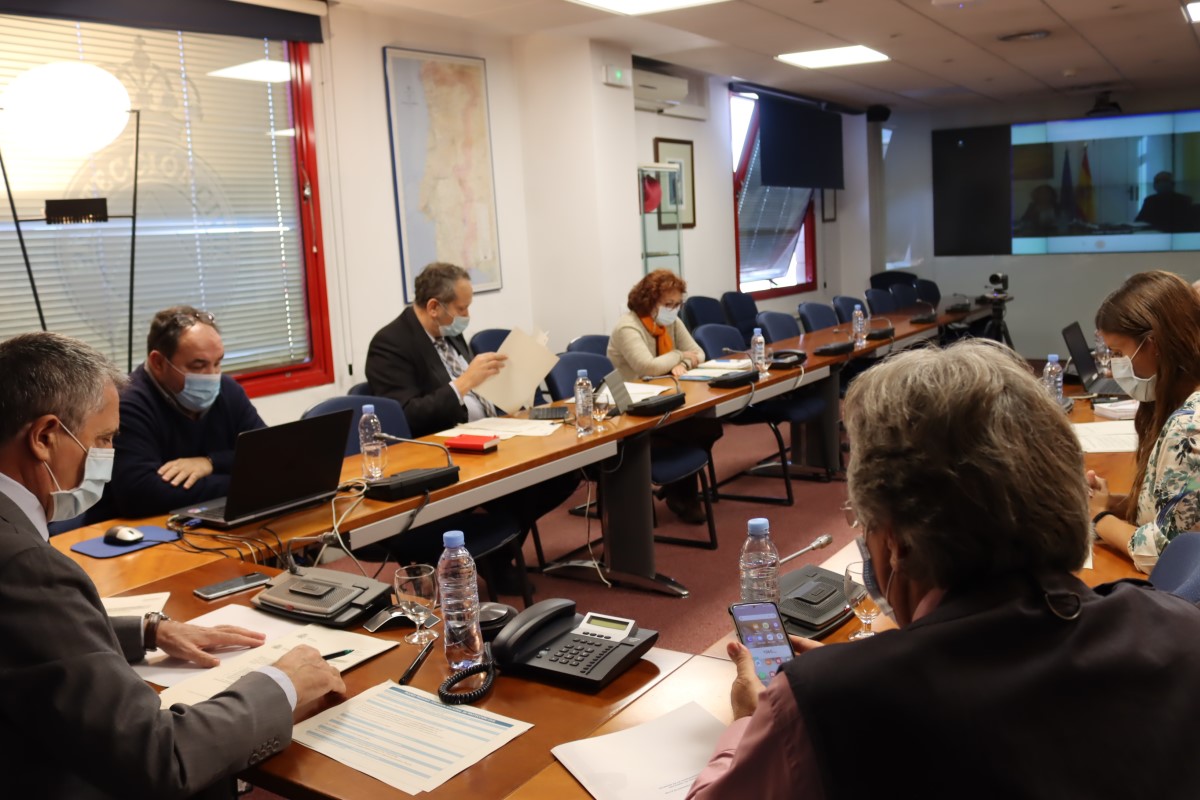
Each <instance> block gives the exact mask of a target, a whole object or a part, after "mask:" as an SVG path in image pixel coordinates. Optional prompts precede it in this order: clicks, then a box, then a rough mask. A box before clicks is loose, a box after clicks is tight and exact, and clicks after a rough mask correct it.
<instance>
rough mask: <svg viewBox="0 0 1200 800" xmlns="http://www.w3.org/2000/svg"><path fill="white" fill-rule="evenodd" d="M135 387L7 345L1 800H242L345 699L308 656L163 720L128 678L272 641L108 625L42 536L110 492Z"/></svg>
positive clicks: (78, 347) (154, 618) (163, 623)
mask: <svg viewBox="0 0 1200 800" xmlns="http://www.w3.org/2000/svg"><path fill="white" fill-rule="evenodd" d="M124 382H125V377H124V376H123V375H122V374H121V373H120V372H118V371H117V369H116V368H115V367H114V366H113V365H112V364H111V363H109V361H108V360H107V359H105V358H104V356H102V355H100V354H99V353H97V352H96V351H95V350H93V349H92V348H90V347H88V346H87V345H86V344H84V343H82V342H79V341H76V340H74V339H70V338H68V337H66V336H60V335H58V334H54V333H31V334H24V335H21V336H16V337H13V338H12V339H9V340H7V341H5V342H3V343H0V608H2V609H3V610H4V613H3V614H0V642H3V647H0V686H3V687H4V692H3V695H2V699H0V719H3V720H4V721H5V723H6V724H4V725H3V726H0V775H3V776H4V777H3V781H4V794H5V796H6V797H38V798H63V800H66V799H67V798H70V800H77V799H87V798H109V797H114V798H115V797H184V796H203V797H233V796H234V793H235V788H236V787H235V785H234V783H235V782H234V780H233V777H232V776H233V775H234V774H235V773H237V772H239V771H241V770H243V769H245V768H246V767H248V766H250V765H253V764H256V763H258V762H259V761H261V760H263V759H265V758H267V757H269V756H270V755H272V754H274V753H277V752H279V751H280V750H282V749H283V748H285V747H286V746H287V745H288V743H289V741H290V739H291V731H292V713H293V711H294V709H295V708H296V707H297V706H303V705H307V704H310V703H312V702H314V701H316V700H317V699H319V698H321V697H323V696H324V695H326V694H327V693H329V692H344V691H345V684H344V683H343V682H342V679H341V677H340V675H339V674H338V672H337V670H336V669H334V668H333V667H331V666H330V665H329V664H328V663H327V662H326V661H324V660H323V659H322V658H321V655H320V653H318V652H317V651H316V650H314V649H313V648H311V647H298V648H295V649H294V650H291V651H290V652H288V653H287V654H285V655H284V656H283V657H282V658H281V659H279V660H278V661H276V662H275V663H274V664H273V665H271V666H267V667H262V668H260V669H259V670H257V671H255V672H252V673H250V674H248V675H246V676H244V677H242V678H241V679H239V680H238V681H236V682H235V683H233V684H232V685H230V686H229V687H228V688H227V689H226V690H225V691H223V692H221V693H220V694H218V695H217V696H216V697H214V698H213V699H211V700H208V701H206V702H203V703H198V704H196V705H192V706H184V705H176V706H173V707H172V708H170V709H168V710H164V709H162V708H161V706H160V703H159V698H158V695H157V693H156V692H155V691H154V690H153V689H151V688H150V687H149V686H147V685H146V683H145V682H143V681H142V679H141V678H139V677H138V675H137V673H135V672H134V671H133V670H132V669H131V668H130V667H129V664H130V663H131V662H135V661H140V660H142V659H143V658H144V657H145V654H146V652H147V651H148V650H161V651H162V652H164V653H166V654H168V655H171V656H174V657H177V658H183V659H186V660H190V661H194V662H196V663H198V664H200V665H201V666H205V667H211V666H214V665H216V664H217V663H218V662H217V659H216V658H215V657H213V656H212V655H211V654H209V653H206V652H205V650H208V649H212V648H228V647H257V646H258V645H260V644H262V643H263V640H264V639H263V636H262V635H261V634H257V633H254V632H252V631H247V630H244V629H242V628H236V627H233V626H220V627H217V628H201V627H198V626H194V625H188V624H185V623H182V622H176V621H174V620H171V619H169V618H167V617H165V616H163V615H161V614H148V615H146V617H145V618H142V617H113V618H109V617H108V616H107V614H105V611H104V607H103V605H102V604H101V602H100V597H99V595H98V593H97V591H96V587H95V585H94V584H93V583H92V582H91V580H90V579H89V578H88V577H87V575H86V574H85V573H84V572H83V570H82V569H80V567H79V566H78V565H77V564H76V563H75V562H73V561H71V560H70V559H69V558H67V557H66V556H64V555H63V554H61V553H59V552H58V551H57V550H55V549H54V548H53V547H51V546H50V543H49V532H48V530H47V523H48V522H51V521H58V520H64V519H68V518H71V517H74V516H77V515H78V514H80V513H82V512H83V511H85V510H86V509H87V508H88V506H90V505H91V504H92V503H94V502H96V500H97V499H98V498H99V497H100V495H101V493H102V492H103V491H104V486H105V483H106V482H107V480H108V476H109V473H110V471H111V468H112V463H113V462H112V446H113V441H114V438H115V437H116V435H117V429H118V427H119V425H120V422H121V420H120V415H119V411H118V408H119V406H118V395H117V392H118V389H119V387H120V386H121V385H122V384H123V383H124Z"/></svg>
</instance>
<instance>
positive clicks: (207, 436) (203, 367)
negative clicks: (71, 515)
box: [88, 306, 266, 522]
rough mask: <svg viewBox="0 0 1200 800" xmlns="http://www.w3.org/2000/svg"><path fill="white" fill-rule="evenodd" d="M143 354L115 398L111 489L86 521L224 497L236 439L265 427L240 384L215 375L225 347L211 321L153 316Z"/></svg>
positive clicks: (181, 311)
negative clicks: (117, 417) (117, 427)
mask: <svg viewBox="0 0 1200 800" xmlns="http://www.w3.org/2000/svg"><path fill="white" fill-rule="evenodd" d="M146 353H147V355H146V360H145V362H143V363H142V365H141V366H139V367H138V368H137V369H135V370H134V371H133V374H132V375H130V376H129V385H128V386H127V387H126V388H125V390H124V391H123V392H122V393H121V434H120V436H118V437H117V439H116V442H115V446H116V460H115V462H114V464H113V476H112V482H111V484H110V485H109V488H108V491H106V492H105V493H104V500H103V501H102V502H101V503H100V504H99V505H97V506H96V507H95V508H94V509H93V510H92V512H90V513H89V515H88V521H89V522H97V521H100V520H106V519H110V518H112V517H134V518H136V517H147V516H152V515H155V514H163V513H166V512H167V511H170V510H172V509H176V508H180V507H182V506H186V505H191V504H193V503H198V502H200V501H202V500H208V499H211V498H214V497H223V496H225V495H226V494H228V493H229V473H230V470H231V469H232V468H233V447H234V442H235V441H236V440H237V436H238V434H239V433H241V432H242V431H247V430H252V429H254V428H262V427H265V425H266V424H265V423H264V422H263V421H262V418H261V417H259V416H258V412H257V411H256V410H255V409H254V406H253V405H252V404H251V402H250V398H248V397H247V396H246V392H245V391H243V390H242V387H241V386H240V385H239V384H238V382H237V381H235V380H234V379H233V378H231V377H229V376H228V375H223V374H221V361H222V359H224V357H225V347H224V344H223V343H222V342H221V333H220V331H219V330H218V329H217V324H216V320H215V319H214V318H213V315H212V314H209V313H208V312H206V311H200V310H198V309H195V308H192V307H191V306H174V307H172V308H167V309H164V310H162V311H160V312H158V313H157V314H155V315H154V320H153V321H152V322H151V323H150V335H149V336H147V338H146Z"/></svg>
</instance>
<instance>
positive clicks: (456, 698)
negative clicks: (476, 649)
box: [438, 644, 497, 706]
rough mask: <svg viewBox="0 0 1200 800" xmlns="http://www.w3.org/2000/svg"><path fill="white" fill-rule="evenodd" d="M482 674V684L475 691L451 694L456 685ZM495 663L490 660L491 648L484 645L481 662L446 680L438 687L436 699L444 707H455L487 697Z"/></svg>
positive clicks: (494, 671) (494, 674)
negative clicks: (444, 705) (443, 704)
mask: <svg viewBox="0 0 1200 800" xmlns="http://www.w3.org/2000/svg"><path fill="white" fill-rule="evenodd" d="M481 672H482V673H483V683H482V684H481V685H480V686H479V688H477V689H472V690H471V691H469V692H452V691H450V690H451V689H453V688H454V687H455V686H456V685H457V684H459V683H461V682H462V681H464V680H466V679H467V678H469V677H471V676H472V675H478V674H479V673H481ZM496 672H497V667H496V662H494V661H493V660H492V646H491V644H485V645H484V646H483V662H482V663H479V664H475V665H474V666H471V667H467V668H466V669H460V670H459V671H458V672H456V673H454V674H453V675H451V676H450V677H449V678H446V680H445V681H443V682H442V685H441V686H439V687H438V699H440V700H441V701H442V702H443V703H445V704H446V705H451V706H457V705H462V704H463V703H474V702H475V701H477V700H482V699H483V698H485V697H487V693H488V692H490V691H491V690H492V682H493V681H494V680H495V679H496Z"/></svg>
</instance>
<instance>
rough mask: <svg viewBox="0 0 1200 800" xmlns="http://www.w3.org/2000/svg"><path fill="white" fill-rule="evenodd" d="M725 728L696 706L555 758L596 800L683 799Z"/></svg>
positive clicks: (570, 747)
mask: <svg viewBox="0 0 1200 800" xmlns="http://www.w3.org/2000/svg"><path fill="white" fill-rule="evenodd" d="M724 730H725V723H723V722H721V721H720V720H719V719H717V718H716V717H714V716H713V715H712V714H710V713H709V712H708V711H706V710H705V709H704V708H701V707H700V706H699V705H697V704H696V703H688V704H687V705H683V706H680V707H679V708H677V709H675V710H674V711H672V712H671V713H669V714H664V715H663V716H661V717H659V718H658V719H656V720H651V721H650V722H647V723H644V724H642V725H638V726H637V727H635V728H629V729H628V730H623V731H617V732H616V733H609V734H606V735H604V736H596V737H593V738H591V739H580V740H579V741H576V742H567V743H566V744H560V745H559V746H558V747H554V748H552V749H551V750H550V752H552V753H554V757H555V758H557V759H558V760H559V761H561V762H562V765H563V766H564V767H566V768H567V769H568V770H570V772H571V774H572V775H574V776H575V779H576V780H578V781H579V782H580V783H582V784H583V788H585V789H587V790H588V792H589V793H590V794H591V795H592V797H595V798H596V800H626V798H630V797H637V798H645V799H648V798H668V797H669V798H681V797H683V796H684V795H686V794H687V792H688V789H690V788H691V786H692V784H693V783H695V781H696V776H697V775H699V774H700V771H701V770H702V769H704V765H705V764H707V763H708V760H709V759H710V758H711V757H712V754H713V750H714V749H715V748H716V746H717V739H719V738H720V736H721V733H722V732H724Z"/></svg>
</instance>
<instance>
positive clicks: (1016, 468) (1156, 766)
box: [689, 339, 1200, 800]
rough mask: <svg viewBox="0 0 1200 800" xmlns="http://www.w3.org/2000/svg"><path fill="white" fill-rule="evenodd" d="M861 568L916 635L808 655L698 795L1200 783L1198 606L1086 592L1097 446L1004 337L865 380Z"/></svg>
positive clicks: (1156, 788) (1158, 788)
mask: <svg viewBox="0 0 1200 800" xmlns="http://www.w3.org/2000/svg"><path fill="white" fill-rule="evenodd" d="M843 413H844V416H845V420H846V428H847V432H848V434H849V438H850V464H849V468H848V471H847V488H848V490H849V496H850V507H851V508H852V509H853V511H854V513H855V515H856V518H857V521H858V523H859V524H858V527H859V530H860V531H861V533H862V536H861V537H860V539H859V547H860V551H861V553H862V556H863V562H864V563H863V573H864V576H865V579H864V583H865V584H866V589H867V591H869V592H870V594H871V595H872V597H874V598H875V599H876V601H877V602H878V604H879V606H880V609H881V611H882V612H883V613H885V614H888V615H890V616H892V617H893V618H894V619H895V621H896V623H897V624H898V626H899V630H891V631H885V632H882V633H878V634H876V635H874V636H872V637H870V638H865V639H861V640H858V641H855V642H851V643H847V644H837V645H832V646H828V647H820V646H818V643H816V642H809V641H806V640H802V639H798V640H795V641H794V642H793V644H794V645H798V649H800V650H802V651H804V652H801V653H800V654H799V655H798V656H797V657H796V658H794V659H793V660H792V661H790V662H788V663H786V664H784V666H783V667H781V668H780V670H779V672H778V673H777V674H776V675H775V676H774V677H773V678H772V679H771V682H770V684H769V685H768V686H767V687H765V688H764V687H763V685H762V683H761V682H760V681H759V679H758V677H757V676H756V675H755V673H754V665H753V660H752V658H751V657H750V655H749V653H748V651H747V650H746V649H745V648H744V647H742V646H741V645H739V644H737V643H730V644H729V645H728V648H727V649H728V653H729V655H730V657H731V658H732V659H733V660H734V661H735V662H736V664H737V667H738V677H737V679H736V680H735V681H734V685H733V689H732V692H731V695H730V697H731V702H732V705H733V711H734V717H735V721H734V723H733V724H732V725H731V726H730V727H729V728H728V730H727V731H726V732H725V734H723V736H722V738H721V740H720V741H719V743H718V745H717V750H716V753H715V755H714V756H713V758H712V760H711V761H710V762H709V764H708V766H707V767H706V768H705V769H704V770H703V771H702V772H701V774H700V775H699V777H698V778H697V780H696V783H695V784H694V785H693V786H692V788H691V793H690V794H689V797H694V798H705V799H706V800H709V799H711V798H726V797H728V798H741V797H782V796H787V797H803V798H806V800H814V799H815V800H820V798H825V797H829V798H833V797H889V796H899V797H908V796H919V797H932V798H959V797H987V798H993V797H995V798H1002V797H1003V798H1010V797H1024V798H1031V797H1042V798H1059V797H1088V798H1094V797H1153V798H1191V797H1195V795H1196V792H1197V787H1198V786H1200V760H1198V759H1195V758H1192V757H1190V756H1189V755H1188V754H1189V753H1192V752H1194V750H1195V744H1196V742H1197V739H1196V720H1197V719H1200V682H1198V681H1197V680H1196V675H1197V674H1198V672H1200V648H1198V647H1197V646H1196V641H1197V640H1198V639H1200V609H1197V608H1196V606H1195V605H1193V604H1192V603H1190V602H1188V601H1186V600H1184V599H1182V598H1179V597H1175V596H1173V595H1169V594H1167V593H1165V592H1157V591H1155V590H1154V589H1152V588H1151V587H1150V586H1149V585H1148V584H1145V583H1142V582H1140V581H1119V582H1117V583H1112V584H1107V585H1104V586H1099V587H1096V588H1095V589H1092V588H1089V587H1088V586H1086V585H1085V584H1084V583H1083V582H1082V581H1080V580H1079V579H1078V578H1076V577H1075V576H1074V575H1073V574H1072V573H1074V572H1076V571H1078V570H1080V569H1081V568H1082V567H1083V564H1084V560H1085V559H1086V558H1087V557H1088V555H1089V554H1090V552H1091V547H1092V540H1093V537H1094V534H1093V533H1092V531H1091V519H1090V514H1089V512H1088V487H1087V485H1086V483H1085V480H1084V471H1083V454H1082V453H1081V452H1080V447H1079V441H1078V439H1077V438H1076V436H1075V433H1074V432H1073V431H1072V429H1071V425H1070V423H1069V422H1068V421H1067V419H1066V417H1065V416H1064V415H1063V413H1062V411H1061V410H1060V409H1059V407H1058V404H1057V403H1055V402H1054V401H1053V400H1052V399H1051V398H1050V397H1049V395H1047V394H1046V392H1045V390H1044V389H1042V387H1041V386H1040V384H1039V382H1038V381H1037V380H1036V379H1035V378H1034V377H1033V375H1032V374H1031V371H1030V369H1029V365H1028V364H1027V363H1025V361H1024V360H1022V359H1021V358H1020V357H1019V356H1017V355H1016V354H1015V353H1013V352H1012V351H1011V350H1009V349H1007V348H1004V347H1001V346H1000V345H997V344H995V343H992V342H985V341H983V340H978V339H976V340H969V341H966V342H963V343H960V344H956V345H953V346H951V347H949V348H947V349H945V350H936V349H932V348H930V349H921V350H912V351H907V352H904V353H901V354H899V355H896V356H893V357H891V358H888V359H887V360H885V361H884V362H883V363H881V364H880V365H879V366H876V367H872V368H871V369H870V370H868V371H867V372H864V373H863V374H862V375H861V376H859V377H858V378H857V379H856V380H855V381H854V383H853V384H851V386H850V391H849V392H848V393H847V394H846V400H845V407H844V412H843Z"/></svg>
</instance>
